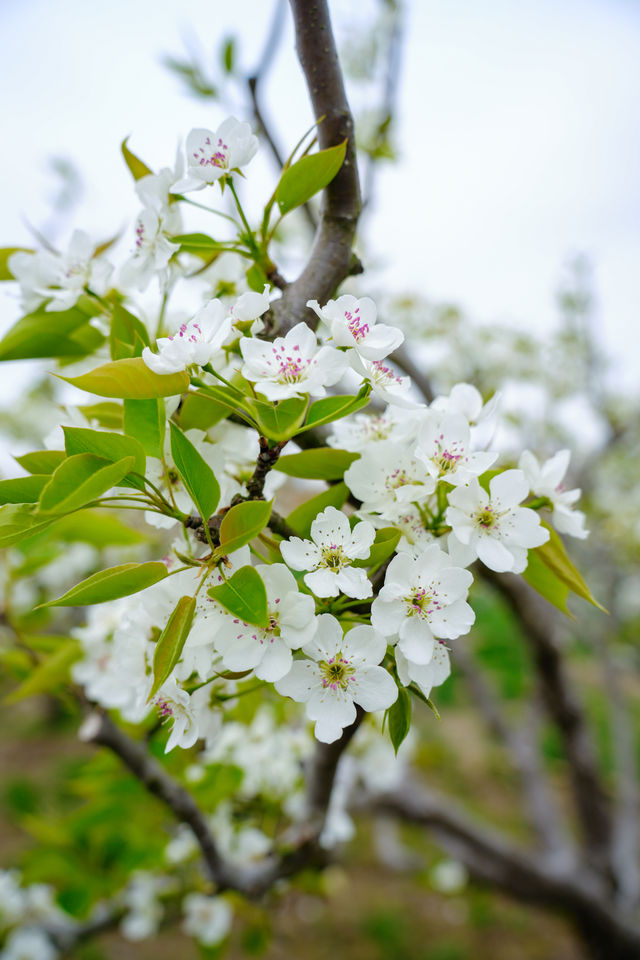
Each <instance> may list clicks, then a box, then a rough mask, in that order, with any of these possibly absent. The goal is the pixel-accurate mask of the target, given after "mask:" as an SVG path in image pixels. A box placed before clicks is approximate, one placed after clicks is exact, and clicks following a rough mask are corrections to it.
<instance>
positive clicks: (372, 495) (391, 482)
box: [344, 441, 436, 520]
mask: <svg viewBox="0 0 640 960" xmlns="http://www.w3.org/2000/svg"><path fill="white" fill-rule="evenodd" d="M344 482H345V483H346V485H347V486H348V487H349V490H351V492H352V493H353V495H354V496H356V497H357V498H358V500H360V501H361V502H362V509H363V510H364V511H365V512H366V513H379V514H381V515H382V516H384V517H386V518H387V519H390V520H393V519H394V518H395V517H396V516H397V515H398V513H403V512H405V511H406V510H407V509H408V507H409V504H410V503H415V502H418V503H422V502H424V501H425V500H426V499H427V498H428V497H429V496H430V495H431V494H432V493H433V492H434V490H435V488H436V484H435V480H434V479H433V478H432V477H430V476H429V474H428V473H427V471H426V469H425V467H424V465H423V464H422V463H420V461H419V460H416V458H415V457H414V456H413V454H412V452H411V451H410V450H409V449H408V448H407V447H406V446H404V445H402V444H397V443H392V442H390V441H387V442H386V443H380V444H376V446H374V447H373V448H372V449H367V450H365V451H364V453H363V454H362V455H361V457H360V458H359V459H358V460H354V462H353V463H352V464H351V466H350V467H349V468H348V470H346V471H345V474H344Z"/></svg>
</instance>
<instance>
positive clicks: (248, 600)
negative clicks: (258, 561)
mask: <svg viewBox="0 0 640 960" xmlns="http://www.w3.org/2000/svg"><path fill="white" fill-rule="evenodd" d="M207 594H208V595H209V596H210V597H211V599H212V600H215V601H216V602H217V603H220V604H222V606H223V607H224V608H225V609H226V610H228V611H229V613H232V614H233V615H234V616H235V617H238V619H240V620H242V621H243V622H244V623H253V624H255V626H257V627H262V628H263V629H266V628H267V627H268V626H269V614H268V611H267V591H266V589H265V585H264V583H263V582H262V578H261V576H260V574H259V573H258V571H257V570H256V569H255V567H250V566H247V567H240V569H239V570H236V572H235V573H234V574H233V575H232V576H231V577H229V579H228V580H225V582H224V583H221V584H220V585H219V586H217V587H210V588H209V589H208V590H207Z"/></svg>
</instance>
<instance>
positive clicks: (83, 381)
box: [60, 357, 189, 400]
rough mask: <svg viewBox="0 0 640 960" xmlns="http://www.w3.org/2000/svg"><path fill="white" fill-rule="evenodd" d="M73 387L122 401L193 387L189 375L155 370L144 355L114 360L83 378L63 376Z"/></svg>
mask: <svg viewBox="0 0 640 960" xmlns="http://www.w3.org/2000/svg"><path fill="white" fill-rule="evenodd" d="M60 379H61V380H66V382H67V383H70V384H71V385H72V386H73V387H78V388H79V389H80V390H86V391H87V393H96V394H97V395H98V396H99V397H118V398H120V399H121V400H151V399H153V398H155V397H175V396H176V394H178V393H186V391H187V390H188V389H189V374H188V373H187V371H186V370H181V371H180V372H179V373H168V374H159V373H154V372H153V370H150V369H149V367H148V366H147V365H146V363H145V362H144V360H143V359H142V358H141V357H131V358H130V359H125V360H113V361H111V363H103V364H102V366H101V367H96V368H95V370H90V371H89V372H88V373H83V374H82V375H81V376H79V377H60Z"/></svg>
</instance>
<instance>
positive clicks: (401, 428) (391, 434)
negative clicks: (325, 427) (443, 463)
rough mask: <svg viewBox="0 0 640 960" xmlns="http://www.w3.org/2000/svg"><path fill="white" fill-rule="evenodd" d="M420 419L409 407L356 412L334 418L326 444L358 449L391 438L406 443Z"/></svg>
mask: <svg viewBox="0 0 640 960" xmlns="http://www.w3.org/2000/svg"><path fill="white" fill-rule="evenodd" d="M419 426H420V421H419V419H418V416H417V415H416V413H414V412H413V411H409V410H404V409H403V410H402V411H401V410H400V409H399V408H398V407H387V409H386V410H385V412H384V413H381V414H379V415H378V416H370V415H369V414H367V413H358V414H356V415H355V416H353V417H345V418H344V419H342V420H336V421H335V423H334V424H333V425H332V432H331V434H330V436H329V437H328V439H327V443H328V445H329V446H330V447H336V448H337V449H339V450H350V451H352V452H353V453H362V452H363V451H364V450H366V449H367V448H368V447H371V446H372V444H375V443H384V441H385V440H392V441H393V442H394V443H410V442H412V441H414V440H416V439H417V435H418V429H419Z"/></svg>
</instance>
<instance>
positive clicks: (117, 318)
mask: <svg viewBox="0 0 640 960" xmlns="http://www.w3.org/2000/svg"><path fill="white" fill-rule="evenodd" d="M149 345H150V341H149V334H148V333H147V328H146V327H145V325H144V324H143V323H142V321H141V320H138V318H137V317H136V316H134V315H133V314H132V313H130V312H129V311H128V310H125V308H124V307H123V306H122V304H120V303H116V304H114V306H113V314H112V317H111V330H110V333H109V349H110V351H111V359H112V360H123V359H125V358H128V357H140V356H142V351H143V349H144V348H145V347H148V346H149Z"/></svg>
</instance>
